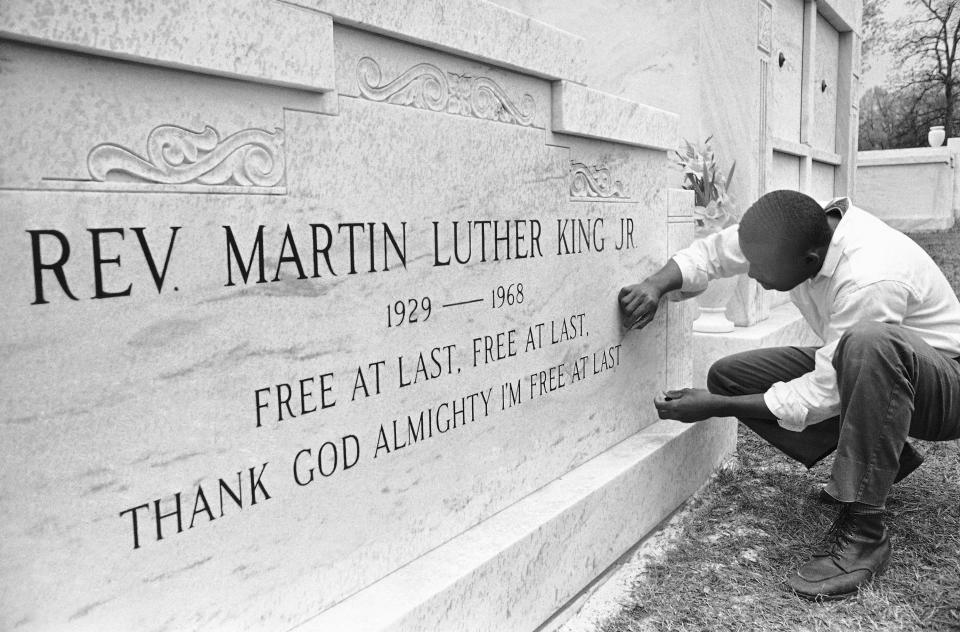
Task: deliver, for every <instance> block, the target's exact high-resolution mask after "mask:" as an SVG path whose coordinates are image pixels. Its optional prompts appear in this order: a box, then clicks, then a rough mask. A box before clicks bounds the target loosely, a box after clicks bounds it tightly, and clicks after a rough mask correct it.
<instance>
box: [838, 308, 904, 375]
mask: <svg viewBox="0 0 960 632" xmlns="http://www.w3.org/2000/svg"><path fill="white" fill-rule="evenodd" d="M902 333H903V329H902V328H901V327H900V326H898V325H891V324H890V323H879V322H876V321H867V320H865V321H860V322H858V323H856V324H855V325H853V326H852V327H850V328H849V329H847V330H846V331H845V332H843V335H841V336H840V340H839V342H838V343H837V350H836V352H835V353H834V354H833V366H834V368H835V369H837V370H838V371H839V370H840V368H841V366H843V364H844V363H849V362H860V361H862V360H863V359H865V358H868V357H869V356H871V355H875V354H886V353H889V352H890V350H891V345H898V344H901V343H902V342H903V336H902Z"/></svg>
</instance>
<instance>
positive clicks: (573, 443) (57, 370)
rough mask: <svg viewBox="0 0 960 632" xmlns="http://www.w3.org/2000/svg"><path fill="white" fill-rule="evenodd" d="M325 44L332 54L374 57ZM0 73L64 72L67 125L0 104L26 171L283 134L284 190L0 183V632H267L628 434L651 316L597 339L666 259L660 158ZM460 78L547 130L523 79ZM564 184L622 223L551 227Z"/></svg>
mask: <svg viewBox="0 0 960 632" xmlns="http://www.w3.org/2000/svg"><path fill="white" fill-rule="evenodd" d="M352 33H355V32H353V31H351V30H349V29H344V32H343V38H341V39H339V40H338V42H339V43H340V45H342V46H343V47H344V48H345V49H349V50H350V51H356V52H358V53H360V52H363V53H365V55H360V54H357V55H355V56H353V57H352V58H353V59H357V58H360V57H361V56H368V57H370V58H373V59H383V58H384V56H383V55H382V53H383V51H384V50H392V49H393V47H394V46H398V45H397V44H396V43H394V42H390V41H387V40H382V41H380V40H378V39H377V38H371V36H369V35H363V36H362V37H361V36H359V35H356V36H355V35H352ZM354 37H356V38H357V39H356V40H353V39H351V38H354ZM363 43H367V44H364V46H367V50H366V51H362V50H360V49H362V48H363V46H361V44H363ZM18 46H19V45H18ZM402 48H403V50H404V51H405V53H404V54H405V55H411V56H412V55H413V53H414V52H415V49H414V48H413V47H410V46H409V45H407V44H404V45H403V46H402ZM17 51H18V52H17V54H18V57H17V59H18V60H19V61H18V62H17V63H18V64H20V67H22V68H27V69H35V70H37V71H38V72H35V73H34V74H33V75H27V77H26V78H27V80H30V81H34V82H38V83H39V82H40V77H41V75H40V74H39V70H40V69H45V71H47V72H49V75H48V76H49V77H50V81H53V82H54V83H53V84H52V85H53V86H57V85H60V84H58V83H57V82H60V81H62V82H63V85H65V86H69V85H71V84H70V82H69V81H67V80H66V78H68V77H69V76H70V75H71V71H72V70H75V69H78V72H80V73H81V74H82V77H83V81H82V82H79V83H78V84H77V85H75V86H74V87H73V88H72V89H73V90H74V92H70V91H69V90H67V91H66V92H64V94H66V95H69V96H70V97H71V99H72V102H71V103H70V105H71V107H69V108H67V107H66V106H64V107H62V108H58V107H53V106H46V105H44V106H42V107H38V108H37V112H33V113H30V112H28V111H27V105H26V103H28V101H29V100H28V99H26V98H24V99H20V100H15V102H14V103H15V104H20V105H19V106H17V105H13V106H10V105H8V106H6V107H11V108H13V107H19V108H21V109H22V113H23V114H24V116H27V117H29V118H30V120H31V121H36V122H37V123H38V124H40V125H41V126H42V128H43V130H45V131H44V133H43V134H38V133H34V134H33V135H32V136H29V138H30V139H32V140H33V142H27V140H25V139H26V138H27V136H25V135H24V132H23V131H22V130H19V129H16V128H14V127H12V126H6V127H3V128H2V131H0V138H2V140H3V142H4V146H5V147H11V146H14V145H15V146H16V147H17V148H18V150H19V151H20V152H21V153H20V156H21V157H22V160H23V164H26V165H40V166H41V167H43V168H44V169H49V171H46V173H43V174H42V175H61V176H62V175H67V174H66V172H65V171H63V170H54V169H52V168H51V167H54V166H58V167H61V168H66V167H67V166H70V165H72V166H73V167H71V168H76V169H77V170H78V173H79V174H80V175H79V176H77V177H96V176H103V177H104V178H107V179H109V178H110V177H114V176H115V174H116V173H117V172H116V171H115V166H116V164H117V163H118V162H119V163H120V164H122V165H125V167H124V170H122V171H121V172H120V173H124V174H126V176H130V177H137V178H140V179H143V177H144V175H145V174H146V175H150V174H153V175H156V173H155V171H154V170H159V171H163V170H164V169H165V168H164V167H163V166H162V164H161V163H163V164H166V165H167V167H166V173H168V175H169V172H170V170H171V169H172V167H176V166H182V165H185V164H188V163H192V164H195V163H197V162H198V161H199V160H200V159H202V158H203V156H205V155H208V154H207V153H204V152H211V151H215V150H216V148H217V147H218V146H221V145H222V144H223V143H227V142H228V141H229V139H231V138H242V139H244V140H250V138H252V139H253V140H255V141H256V143H261V144H262V143H264V142H267V143H268V144H269V142H279V137H278V136H277V134H279V132H278V131H277V130H282V158H283V176H282V182H283V187H284V193H283V194H282V195H250V194H248V193H246V192H244V191H243V189H244V184H243V182H241V181H240V180H238V179H237V177H236V176H235V175H231V176H230V179H228V180H227V181H225V182H228V183H229V185H220V184H217V182H216V181H210V182H207V183H205V184H203V183H202V182H201V184H203V186H209V187H210V188H211V189H217V187H218V186H229V187H231V188H227V189H226V190H224V191H223V192H219V189H217V190H216V191H206V192H201V191H199V190H197V189H194V188H190V187H192V186H196V183H195V182H194V181H193V180H190V181H188V182H183V183H179V182H177V181H176V180H177V179H176V178H173V179H171V180H170V181H168V182H164V183H155V182H140V183H139V184H141V185H143V186H144V187H154V186H157V187H161V188H159V189H151V190H147V189H144V188H142V187H141V188H129V189H121V188H117V189H110V190H83V191H75V190H53V189H43V188H42V187H36V188H30V187H28V186H20V185H22V183H23V182H35V181H36V179H38V178H39V177H40V175H38V174H36V173H34V172H31V171H28V170H25V169H24V168H18V169H14V170H13V173H12V174H10V175H8V172H7V171H6V169H7V166H8V163H7V161H6V160H5V161H4V165H3V166H4V170H5V171H4V174H3V178H4V179H3V180H0V182H3V183H4V184H5V185H6V186H5V188H3V189H0V211H2V213H3V217H4V223H3V226H2V228H0V265H2V266H3V269H4V270H5V271H6V272H5V274H4V276H3V279H2V285H0V288H2V292H3V301H2V307H0V325H2V333H0V349H2V353H0V372H2V373H3V375H4V382H3V388H2V390H0V404H2V413H0V433H2V435H0V436H2V437H3V444H2V445H3V447H2V456H3V458H2V459H0V475H2V480H3V484H2V487H0V514H2V515H3V516H4V523H3V526H2V527H0V585H2V588H0V603H2V606H3V608H0V629H15V630H18V631H20V630H46V629H64V628H66V629H78V630H114V629H118V630H127V629H130V630H132V629H138V630H140V629H142V630H157V631H159V630H263V629H291V628H294V627H295V626H298V625H300V624H302V623H303V622H305V621H307V620H309V619H310V618H312V617H315V616H316V615H318V614H320V613H322V612H324V611H326V610H327V609H329V608H331V607H332V606H334V605H335V604H337V603H339V602H341V601H342V600H344V599H345V598H347V597H349V596H350V595H351V594H354V593H356V592H357V591H359V590H362V589H363V588H365V587H367V586H370V585H372V584H373V583H375V582H376V581H378V580H379V579H380V578H382V577H384V576H387V575H388V574H390V573H391V572H392V571H394V570H396V569H397V568H400V567H402V566H404V565H405V564H408V563H410V562H411V561H413V560H416V559H417V558H419V557H420V556H422V555H424V554H426V553H427V552H429V551H431V550H433V549H435V548H436V547H438V546H439V545H441V544H442V543H444V542H446V541H448V540H450V539H451V538H453V537H455V536H457V535H458V534H461V533H463V532H465V531H467V530H468V529H470V528H472V527H474V526H475V525H477V524H479V523H480V522H482V521H484V520H486V519H488V518H490V517H491V516H494V515H496V514H497V513H498V512H501V511H502V510H504V509H505V508H507V507H509V506H511V505H513V504H514V503H516V502H518V501H520V500H521V499H523V498H524V497H526V496H528V495H529V494H530V493H532V492H533V491H535V490H537V489H540V488H542V487H543V486H544V485H547V484H548V483H550V482H551V481H553V480H555V479H557V478H558V477H560V476H562V475H564V474H565V473H567V472H569V471H571V470H572V469H573V468H575V467H577V466H579V465H581V464H583V463H585V462H587V461H588V460H589V459H591V458H592V457H594V456H596V455H598V454H600V453H602V452H604V451H605V450H607V449H609V448H610V447H611V446H614V445H616V444H618V443H619V442H621V441H623V440H624V439H625V438H627V437H629V436H631V435H633V434H634V433H636V432H637V431H638V430H640V429H642V428H644V427H646V426H648V425H650V424H652V423H654V422H655V421H656V419H655V415H654V414H653V413H652V407H650V406H649V397H650V394H651V393H653V392H655V391H656V389H657V388H658V387H660V385H661V384H662V383H663V382H664V367H665V365H666V357H667V350H666V344H665V336H666V334H665V330H664V324H663V320H664V319H660V320H658V322H657V323H656V324H655V325H654V326H651V327H650V328H648V329H646V330H644V331H643V332H639V333H631V334H627V335H625V334H624V332H622V331H621V329H620V326H619V321H618V317H617V310H616V295H617V291H618V289H619V287H620V286H621V285H623V284H624V282H626V281H629V280H631V279H638V278H642V277H643V276H644V275H645V274H648V273H649V272H651V271H653V270H654V269H655V268H656V267H657V266H658V265H659V264H660V263H661V262H662V261H663V260H664V258H665V257H666V256H667V254H668V253H667V226H666V215H667V208H666V198H665V182H666V178H667V176H668V171H667V162H666V158H665V156H664V154H663V152H659V151H651V150H647V149H642V148H638V147H631V146H627V145H624V144H614V143H607V142H602V141H599V140H593V139H586V138H571V142H570V147H569V148H560V147H553V146H548V145H546V144H545V142H544V141H545V134H544V130H543V129H542V128H538V127H536V126H528V125H518V124H507V123H505V122H503V121H500V120H493V119H490V118H487V117H477V116H464V115H462V114H460V113H453V112H449V111H445V110H444V111H433V110H431V109H429V108H426V109H424V108H415V107H398V106H397V105H396V104H391V103H386V102H380V101H376V100H370V99H366V98H362V97H360V96H358V95H356V94H352V95H351V94H347V95H344V96H343V97H342V98H341V99H340V102H339V104H338V107H337V109H336V110H335V112H336V113H335V114H324V113H318V112H317V111H315V110H313V111H311V110H308V109H307V108H303V107H300V106H301V105H303V104H304V103H303V102H302V101H299V100H298V99H302V98H303V97H302V95H297V94H291V93H290V92H288V91H286V90H284V89H282V88H264V87H263V86H257V87H256V90H255V91H252V90H248V87H246V86H237V85H232V84H230V85H225V84H222V83H220V82H223V81H226V80H223V79H210V78H207V79H206V80H208V81H210V82H211V83H210V84H209V88H205V87H204V85H202V84H200V83H198V82H197V77H196V76H195V75H192V74H190V73H186V72H177V71H171V70H160V69H153V71H152V72H149V73H145V74H143V75H142V76H141V77H140V78H139V81H140V83H137V84H136V86H137V87H138V89H139V91H130V90H128V94H124V93H123V86H124V85H125V83H124V82H125V81H126V80H127V79H128V78H130V75H129V74H125V71H118V72H116V73H115V72H112V71H111V72H98V71H97V70H96V68H97V67H98V66H97V64H108V65H110V64H115V63H117V62H106V61H97V62H95V63H94V62H91V63H92V64H93V65H92V69H91V68H87V67H86V65H85V64H87V63H88V62H87V61H85V60H84V58H82V57H78V56H75V55H73V54H71V53H62V52H57V53H55V54H52V53H50V52H49V51H44V50H42V49H36V50H33V49H30V47H21V48H18V49H17ZM350 55H351V56H352V55H354V53H353V52H351V53H350ZM418 55H419V62H418V63H424V64H431V65H432V66H435V67H438V68H446V67H447V66H446V64H447V63H448V62H449V60H450V57H449V56H447V55H441V54H436V53H432V52H430V51H428V50H426V49H422V50H420V51H419V52H418ZM41 57H42V60H40V58H41ZM41 61H42V63H41ZM407 61H408V60H407V59H405V58H401V59H397V60H396V65H397V66H398V67H404V68H410V67H411V66H412V65H410V64H407ZM338 63H339V62H338ZM109 67H110V68H113V66H109ZM133 68H134V69H135V68H136V67H133ZM353 68H354V69H355V68H356V66H355V65H354V66H353ZM382 70H383V72H384V76H385V77H386V76H395V75H393V74H389V75H388V74H387V72H388V70H389V71H390V73H393V71H394V70H395V68H393V67H390V68H389V69H388V68H386V67H384V68H382ZM479 70H483V69H482V68H480V69H479ZM469 71H470V73H471V76H489V77H494V78H495V79H496V80H497V81H498V85H501V86H502V87H504V89H505V90H506V91H507V94H520V95H523V94H530V95H531V96H532V98H534V99H535V100H537V101H538V103H540V104H543V105H538V107H543V108H546V102H545V101H540V100H539V99H540V97H541V96H542V95H549V91H550V86H549V84H548V83H547V82H546V81H541V80H536V79H533V78H530V77H524V76H520V75H515V74H512V73H509V72H506V71H502V70H497V71H496V74H494V73H493V72H491V73H489V74H488V73H486V71H485V72H484V73H480V72H474V69H469ZM461 72H463V71H461ZM134 74H135V73H134ZM3 80H4V81H5V82H6V81H12V80H11V79H8V78H4V79H3ZM6 85H13V84H6ZM17 85H20V86H21V89H22V90H29V89H30V88H27V87H23V84H17ZM518 86H529V89H523V90H520V91H518V92H514V88H515V87H518ZM35 89H36V90H38V91H41V90H44V88H42V87H37V88H35ZM65 89H66V88H65ZM206 89H209V93H208V94H207V97H208V98H207V99H205V100H204V99H202V98H201V97H203V96H204V91H205V90H206ZM274 90H275V91H276V92H274ZM160 93H163V94H180V95H186V96H183V97H179V98H178V99H175V100H173V102H168V101H163V100H162V99H158V97H157V95H158V94H160ZM43 94H46V93H43ZM97 94H101V95H107V96H109V99H106V100H104V99H100V100H98V99H97V98H95V96H94V95H97ZM226 97H229V98H226ZM285 101H286V102H287V103H289V104H290V107H284V106H283V105H282V103H283V102H285ZM277 103H280V107H279V108H276V109H274V105H275V104H277ZM311 103H312V102H311ZM192 104H197V105H196V108H198V110H199V114H198V115H197V116H196V117H195V118H192V117H189V116H185V115H182V114H179V115H178V113H182V112H184V111H187V110H188V109H189V108H190V107H193V105H192ZM308 104H309V103H308ZM68 109H69V112H67V113H66V114H63V115H64V116H69V117H70V118H69V119H67V120H69V121H71V122H72V121H77V122H78V123H80V124H81V125H80V127H79V129H80V130H81V131H79V132H77V136H78V137H79V139H78V140H76V145H77V149H74V150H71V151H68V152H62V151H61V150H60V149H59V148H58V147H57V140H58V139H60V138H63V137H66V138H68V139H70V138H72V137H71V132H70V130H69V129H64V122H63V121H62V120H60V119H58V116H60V115H61V114H62V113H64V112H66V111H67V110H68ZM218 113H219V114H218ZM271 113H272V115H273V116H274V117H275V118H272V119H271V118H270V115H271ZM201 114H202V116H201ZM535 116H538V117H542V116H543V111H541V110H537V114H535ZM535 120H536V119H535ZM541 120H544V121H546V119H545V118H544V119H541ZM84 121H89V122H88V123H87V124H85V125H83V124H82V123H83V122H84ZM104 121H108V123H104ZM206 126H209V127H210V128H211V129H212V130H215V133H214V132H206V131H205V130H206ZM157 130H165V131H163V134H164V136H163V139H158V138H157V137H153V140H154V141H155V142H157V143H158V146H159V147H160V149H159V150H157V149H156V148H155V149H154V151H153V152H152V153H151V151H150V150H149V149H148V144H149V143H150V142H151V141H150V139H151V133H153V134H159V133H160V132H158V131H157ZM175 130H181V131H175ZM183 130H186V131H187V132H189V134H188V133H187V132H184V131H183ZM249 130H260V132H257V133H255V134H253V135H252V136H250V135H249V134H248V135H247V136H243V137H238V136H235V135H237V134H245V133H247V131H249ZM169 135H172V137H173V138H176V139H179V140H178V141H177V142H172V143H171V142H169V138H168V136H169ZM184 139H190V143H193V144H190V143H186V142H180V141H183V140H184ZM270 139H273V140H272V141H271V140H270ZM160 140H165V142H160ZM201 141H202V143H201V145H202V146H201V145H197V144H196V143H198V142H201ZM64 142H67V143H68V144H69V143H71V142H74V141H73V140H67V141H64ZM111 143H112V145H111V146H113V147H114V148H113V149H110V150H109V151H108V152H106V154H104V152H105V151H106V150H104V149H97V148H102V147H104V146H105V144H111ZM145 143H147V144H145ZM79 148H84V149H79ZM48 151H53V152H54V153H55V154H56V155H57V157H56V159H55V160H52V161H51V160H49V159H48V158H46V157H45V155H46V153H47V152H48ZM157 151H159V152H160V153H159V154H158V153H157ZM85 152H87V153H85ZM90 152H92V153H90ZM177 152H179V153H177ZM268 153H269V152H268ZM134 154H135V155H134ZM180 154H183V155H180ZM105 156H106V157H105ZM131 156H132V157H131ZM151 156H152V158H151ZM158 156H160V157H163V160H158V159H157V158H158ZM88 157H89V158H90V161H92V166H93V169H91V162H88V161H87V160H86V158H88ZM107 158H109V160H106V159H107ZM255 158H256V160H257V161H261V160H262V159H263V156H262V155H260V154H257V156H255ZM188 159H189V160H188ZM574 160H576V161H579V162H581V163H582V164H585V165H597V164H603V165H605V166H606V168H609V169H610V170H611V172H612V173H616V174H617V176H616V180H618V181H620V183H621V184H622V189H623V191H627V192H629V195H630V198H629V199H628V200H624V201H623V202H622V203H619V204H609V203H606V202H604V201H602V200H596V201H593V200H588V201H577V202H574V201H571V199H570V180H569V178H570V166H571V161H574ZM266 164H267V163H266V161H262V164H261V165H260V166H261V167H265V166H266ZM105 165H106V166H105ZM110 165H113V167H111V168H107V167H108V166H110ZM171 165H172V167H171ZM138 170H139V171H138ZM91 171H93V174H92V175H91ZM260 171H261V172H263V171H264V170H263V169H261V170H260ZM265 172H266V173H270V170H269V169H267V170H266V171H265ZM230 173H231V174H233V173H234V172H233V170H231V171H230ZM138 174H139V175H138ZM126 176H125V177H126ZM151 177H152V176H151ZM197 177H200V176H197ZM168 179H169V178H168ZM215 180H218V178H217V179H215ZM252 182H253V181H252ZM278 182H279V181H277V182H274V180H272V179H270V178H268V179H266V180H264V181H261V182H259V183H257V182H253V184H258V185H259V186H263V187H268V188H269V187H272V186H274V185H275V184H277V183H278ZM105 184H108V183H105ZM178 187H180V188H178Z"/></svg>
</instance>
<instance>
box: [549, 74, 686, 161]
mask: <svg viewBox="0 0 960 632" xmlns="http://www.w3.org/2000/svg"><path fill="white" fill-rule="evenodd" d="M679 121H680V117H679V116H677V115H676V114H673V113H671V112H667V111H665V110H659V109H657V108H653V107H650V106H648V105H641V104H639V103H636V102H634V101H630V100H627V99H623V98H620V97H617V96H614V95H612V94H607V93H606V92H600V91H599V90H593V89H591V88H587V87H586V86H582V85H579V84H575V83H570V82H569V81H558V82H556V83H554V84H553V131H554V132H557V133H562V134H570V135H572V136H585V137H587V138H598V139H601V140H607V141H613V142H617V143H624V144H626V145H637V146H640V147H649V148H652V149H673V148H674V147H676V145H677V138H678V134H679V131H678V130H679Z"/></svg>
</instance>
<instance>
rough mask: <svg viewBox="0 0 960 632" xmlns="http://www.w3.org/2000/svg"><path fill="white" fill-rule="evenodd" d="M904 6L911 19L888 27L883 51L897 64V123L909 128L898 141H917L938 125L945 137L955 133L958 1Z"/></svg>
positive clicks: (923, 0) (927, 0)
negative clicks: (900, 110) (900, 113)
mask: <svg viewBox="0 0 960 632" xmlns="http://www.w3.org/2000/svg"><path fill="white" fill-rule="evenodd" d="M909 4H910V8H911V14H910V15H908V16H907V17H904V18H901V19H899V20H897V21H896V22H894V23H893V25H892V28H891V30H890V32H889V34H888V38H887V45H888V47H889V51H890V53H891V54H892V55H893V56H894V58H895V59H897V60H898V63H899V64H900V72H899V73H898V77H897V79H896V80H895V82H894V85H895V86H896V87H897V89H898V92H899V93H900V97H901V98H902V99H904V100H905V101H906V103H905V104H904V105H905V107H904V113H905V116H904V117H903V119H902V120H901V124H902V125H904V126H907V127H910V126H912V127H913V128H914V129H913V130H912V133H909V132H908V133H903V134H899V136H901V137H902V138H909V137H914V138H917V137H919V138H921V139H922V137H923V135H925V133H926V129H927V127H928V126H930V125H941V124H942V125H943V126H944V130H945V131H946V134H947V138H949V137H951V136H953V132H954V130H955V129H957V125H956V119H955V115H956V112H957V99H958V97H960V91H958V80H960V76H958V73H960V67H958V64H957V62H958V57H957V55H958V50H957V45H958V44H960V6H958V5H960V0H910V2H909ZM906 115H909V116H906ZM909 117H913V118H912V119H910V118H909ZM902 131H904V132H907V130H902ZM921 142H922V141H921Z"/></svg>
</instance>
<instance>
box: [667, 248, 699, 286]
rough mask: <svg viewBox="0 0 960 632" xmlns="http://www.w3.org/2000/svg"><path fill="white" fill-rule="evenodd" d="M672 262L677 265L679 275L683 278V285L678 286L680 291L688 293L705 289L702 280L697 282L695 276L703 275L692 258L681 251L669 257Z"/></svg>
mask: <svg viewBox="0 0 960 632" xmlns="http://www.w3.org/2000/svg"><path fill="white" fill-rule="evenodd" d="M671 259H673V261H674V263H676V264H677V267H678V268H680V276H681V277H682V278H683V285H681V286H680V291H681V292H684V293H685V294H688V293H692V292H695V293H700V292H702V291H703V290H704V289H706V284H705V283H703V282H698V280H697V277H702V276H704V275H703V274H702V273H701V272H700V269H699V268H698V267H697V264H696V263H695V262H694V261H693V259H692V258H691V257H690V256H689V255H686V254H684V252H683V251H680V252H677V253H675V254H674V255H673V257H671Z"/></svg>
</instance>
